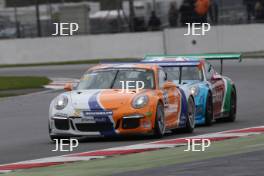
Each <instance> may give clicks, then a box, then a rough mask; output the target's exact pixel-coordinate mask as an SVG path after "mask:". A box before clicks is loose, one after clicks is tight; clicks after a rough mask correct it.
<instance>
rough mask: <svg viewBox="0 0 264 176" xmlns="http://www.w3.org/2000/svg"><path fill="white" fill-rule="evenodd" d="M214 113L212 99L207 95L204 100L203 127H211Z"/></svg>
mask: <svg viewBox="0 0 264 176" xmlns="http://www.w3.org/2000/svg"><path fill="white" fill-rule="evenodd" d="M213 117H214V111H213V98H212V95H211V94H208V96H207V99H206V111H205V125H206V126H211V125H212V123H213V119H214V118H213Z"/></svg>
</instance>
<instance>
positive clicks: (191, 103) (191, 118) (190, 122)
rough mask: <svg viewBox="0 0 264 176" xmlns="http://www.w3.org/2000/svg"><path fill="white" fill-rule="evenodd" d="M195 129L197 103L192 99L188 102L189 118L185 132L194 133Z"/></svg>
mask: <svg viewBox="0 0 264 176" xmlns="http://www.w3.org/2000/svg"><path fill="white" fill-rule="evenodd" d="M194 127H195V103H194V100H193V99H192V98H191V97H190V98H189V100H188V117H187V121H186V127H185V128H184V132H186V133H192V132H193V130H194Z"/></svg>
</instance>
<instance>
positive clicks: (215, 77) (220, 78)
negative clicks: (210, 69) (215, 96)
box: [211, 74, 222, 81]
mask: <svg viewBox="0 0 264 176" xmlns="http://www.w3.org/2000/svg"><path fill="white" fill-rule="evenodd" d="M211 80H212V81H219V80H222V76H221V75H219V74H213V76H212V78H211Z"/></svg>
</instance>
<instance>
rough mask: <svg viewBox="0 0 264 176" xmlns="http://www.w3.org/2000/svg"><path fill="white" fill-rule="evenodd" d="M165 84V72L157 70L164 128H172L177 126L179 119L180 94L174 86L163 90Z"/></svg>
mask: <svg viewBox="0 0 264 176" xmlns="http://www.w3.org/2000/svg"><path fill="white" fill-rule="evenodd" d="M166 82H167V78H166V74H165V72H164V71H163V70H162V69H160V70H159V87H160V89H161V90H162V92H163V95H162V96H163V102H164V113H165V122H166V128H174V127H175V126H178V121H179V117H180V103H181V102H180V101H181V99H180V92H179V90H178V89H177V87H176V85H175V86H171V87H169V88H164V84H165V83H166ZM172 84H173V83H172Z"/></svg>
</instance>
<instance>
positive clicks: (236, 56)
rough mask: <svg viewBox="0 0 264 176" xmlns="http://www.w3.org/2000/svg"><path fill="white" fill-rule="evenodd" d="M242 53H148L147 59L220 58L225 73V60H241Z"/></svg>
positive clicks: (221, 71)
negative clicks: (162, 54)
mask: <svg viewBox="0 0 264 176" xmlns="http://www.w3.org/2000/svg"><path fill="white" fill-rule="evenodd" d="M241 56H242V55H241V54H190V55H188V54H186V55H164V56H155V55H147V56H146V57H145V59H146V60H147V59H151V58H153V57H166V58H170V57H171V58H172V57H175V58H177V57H179V58H192V59H204V60H208V61H210V60H219V61H220V63H221V70H220V73H221V74H222V73H223V62H224V61H225V60H238V61H239V62H241V61H242V57H241Z"/></svg>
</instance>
